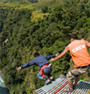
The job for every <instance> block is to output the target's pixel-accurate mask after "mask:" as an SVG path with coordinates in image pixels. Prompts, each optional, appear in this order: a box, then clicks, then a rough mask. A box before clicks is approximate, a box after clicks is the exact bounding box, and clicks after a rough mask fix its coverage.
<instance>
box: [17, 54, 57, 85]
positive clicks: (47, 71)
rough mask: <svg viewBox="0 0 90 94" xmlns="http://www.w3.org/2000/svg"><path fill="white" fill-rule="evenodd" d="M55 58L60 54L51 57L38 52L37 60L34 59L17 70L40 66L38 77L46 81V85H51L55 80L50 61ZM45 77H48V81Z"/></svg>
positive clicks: (35, 55)
mask: <svg viewBox="0 0 90 94" xmlns="http://www.w3.org/2000/svg"><path fill="white" fill-rule="evenodd" d="M55 56H58V53H57V54H55V55H49V56H42V55H40V54H39V53H38V52H36V53H35V54H34V57H35V59H33V60H32V61H30V62H27V63H26V64H24V65H22V66H20V67H18V68H17V70H18V71H19V70H21V69H24V68H26V67H29V66H32V65H34V64H36V65H38V66H39V68H40V71H39V73H38V74H37V77H38V78H39V79H42V80H44V81H45V85H47V84H49V83H50V82H51V81H52V80H54V78H53V77H52V76H51V71H52V65H51V64H50V63H49V61H48V60H50V59H51V58H54V57H55ZM45 75H47V76H48V79H47V78H46V77H45Z"/></svg>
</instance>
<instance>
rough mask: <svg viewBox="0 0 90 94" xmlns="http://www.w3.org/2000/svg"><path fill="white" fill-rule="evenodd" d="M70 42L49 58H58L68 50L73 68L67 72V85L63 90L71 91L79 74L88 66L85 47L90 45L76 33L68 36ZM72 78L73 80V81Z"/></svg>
mask: <svg viewBox="0 0 90 94" xmlns="http://www.w3.org/2000/svg"><path fill="white" fill-rule="evenodd" d="M70 42H71V43H70V44H69V45H68V46H66V48H65V49H64V51H63V52H62V53H61V54H60V55H58V56H57V57H56V58H52V59H51V60H50V61H55V60H58V59H60V58H61V57H63V56H64V55H65V54H66V53H67V52H68V51H70V55H71V57H72V59H73V62H74V68H73V69H72V70H70V71H69V72H68V74H67V80H68V84H69V87H68V88H66V89H64V91H65V92H71V91H72V90H73V89H75V87H76V85H77V82H78V81H79V77H80V75H81V74H83V73H85V72H86V71H87V70H88V69H89V68H90V55H89V53H88V50H87V47H90V42H88V41H86V40H84V39H81V40H79V39H78V37H77V35H76V34H72V35H71V36H70ZM73 80H75V83H73Z"/></svg>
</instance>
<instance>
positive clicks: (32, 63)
mask: <svg viewBox="0 0 90 94" xmlns="http://www.w3.org/2000/svg"><path fill="white" fill-rule="evenodd" d="M34 63H35V62H34V60H32V61H30V62H27V63H26V64H24V65H22V66H20V67H18V68H17V70H21V69H23V68H26V67H29V66H32V65H34Z"/></svg>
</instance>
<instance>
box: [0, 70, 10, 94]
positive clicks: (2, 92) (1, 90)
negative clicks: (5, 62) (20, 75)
mask: <svg viewBox="0 0 90 94" xmlns="http://www.w3.org/2000/svg"><path fill="white" fill-rule="evenodd" d="M0 94H9V92H8V89H7V88H6V86H5V83H4V80H3V76H2V72H1V71H0Z"/></svg>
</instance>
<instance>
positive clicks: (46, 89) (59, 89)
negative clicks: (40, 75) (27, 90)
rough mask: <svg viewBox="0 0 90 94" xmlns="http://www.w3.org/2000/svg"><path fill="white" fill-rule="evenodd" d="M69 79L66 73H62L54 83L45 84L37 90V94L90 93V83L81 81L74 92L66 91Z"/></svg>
mask: <svg viewBox="0 0 90 94" xmlns="http://www.w3.org/2000/svg"><path fill="white" fill-rule="evenodd" d="M68 87H69V86H68V81H67V79H66V77H65V76H64V75H60V76H59V77H58V78H57V79H55V81H52V83H50V84H48V85H45V86H43V87H41V88H39V89H37V90H36V91H35V93H36V94H90V83H89V82H86V81H79V82H78V84H77V87H76V89H75V90H73V91H72V92H64V91H63V89H64V88H68Z"/></svg>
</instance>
